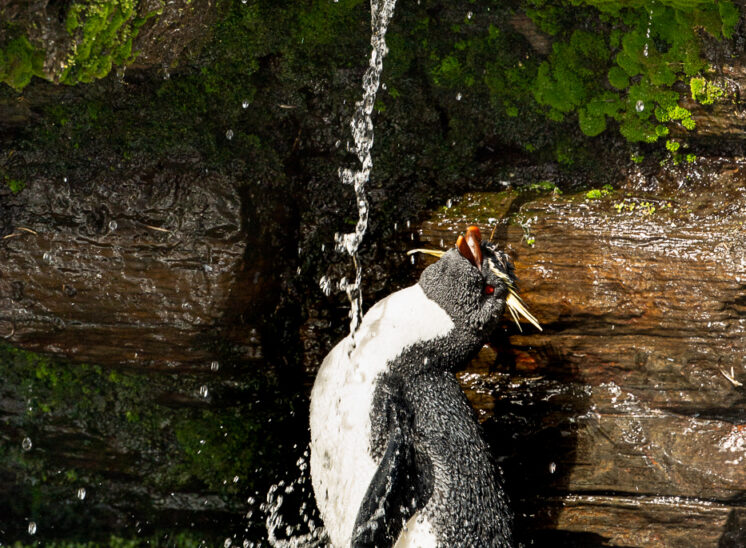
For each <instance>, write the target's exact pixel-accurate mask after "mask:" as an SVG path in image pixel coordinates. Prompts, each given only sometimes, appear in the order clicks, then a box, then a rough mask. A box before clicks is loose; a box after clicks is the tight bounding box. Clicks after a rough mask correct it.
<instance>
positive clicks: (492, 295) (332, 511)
mask: <svg viewBox="0 0 746 548" xmlns="http://www.w3.org/2000/svg"><path fill="white" fill-rule="evenodd" d="M432 254H435V255H438V256H440V259H439V260H438V261H437V262H435V263H434V264H432V265H430V266H428V267H427V268H426V269H425V270H424V271H423V272H422V275H421V276H420V279H419V282H418V283H417V284H415V285H413V286H411V287H408V288H406V289H402V290H401V291H397V292H396V293H394V294H392V295H389V296H388V297H386V298H385V299H383V300H381V301H380V302H378V303H377V304H376V305H375V306H373V307H372V308H371V309H370V310H369V311H368V313H367V314H365V316H364V318H363V320H362V323H361V325H360V327H359V329H358V331H357V332H356V333H355V334H354V339H353V338H352V337H351V336H348V337H347V338H345V339H344V340H342V341H341V342H340V343H339V344H338V345H337V346H335V347H334V349H333V350H332V351H331V352H330V353H329V354H328V355H327V356H326V358H325V359H324V362H323V363H322V365H321V368H320V369H319V372H318V375H317V377H316V381H315V383H314V386H313V391H312V392H311V410H310V411H311V412H310V422H311V480H312V483H313V489H314V493H315V496H316V502H317V505H318V507H319V511H320V512H321V517H322V518H323V520H324V525H325V527H326V530H327V533H328V535H329V540H330V541H331V544H332V545H333V546H334V547H335V548H342V547H348V546H353V547H362V546H366V547H374V546H375V547H379V548H384V547H388V546H396V547H421V548H435V547H448V548H451V547H455V546H463V547H465V548H476V547H493V546H501V547H503V546H512V545H513V542H512V533H511V522H512V515H511V511H510V507H509V506H508V500H507V497H506V495H505V493H504V492H503V489H502V485H501V479H500V473H499V472H498V470H497V468H496V466H495V464H494V463H493V462H492V459H491V456H490V451H489V448H488V446H487V443H486V442H485V441H484V439H483V437H482V431H481V428H480V426H479V424H478V422H477V420H476V416H475V413H474V411H473V409H472V408H471V406H470V405H469V402H468V400H467V399H466V396H465V395H464V393H463V391H462V390H461V388H460V386H459V384H458V381H457V380H456V376H455V371H457V370H459V369H463V368H464V367H465V366H466V365H467V364H468V362H469V360H470V359H471V358H472V357H473V356H474V355H475V354H476V353H477V352H478V351H479V349H480V348H481V347H482V345H483V344H484V343H485V341H486V340H487V338H488V337H489V335H490V334H491V332H492V331H493V330H494V329H495V328H496V327H497V325H498V322H499V321H500V318H501V317H502V315H503V313H504V311H505V309H506V304H507V308H508V309H509V311H510V313H511V315H513V317H514V319H516V315H522V316H524V317H525V318H526V319H528V320H529V321H531V322H532V323H534V325H536V326H537V327H538V323H537V322H536V320H535V319H534V318H533V316H531V314H529V313H528V311H527V310H526V309H525V308H524V307H523V305H522V304H521V301H520V298H519V297H518V295H517V293H516V290H515V285H514V283H515V278H514V274H513V266H512V264H511V262H510V260H509V259H508V257H507V256H506V255H505V254H504V253H502V252H501V251H498V250H497V249H496V248H495V246H494V245H492V244H491V243H488V242H482V241H481V237H480V235H479V229H478V228H477V227H469V228H468V230H467V232H466V236H465V237H464V236H460V237H459V239H458V242H457V244H456V248H455V249H451V250H450V251H447V252H445V253H444V252H433V253H432Z"/></svg>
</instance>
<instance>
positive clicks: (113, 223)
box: [109, 219, 119, 230]
mask: <svg viewBox="0 0 746 548" xmlns="http://www.w3.org/2000/svg"><path fill="white" fill-rule="evenodd" d="M117 226H119V225H117V222H116V221H115V220H113V219H112V220H111V221H109V230H116V229H117Z"/></svg>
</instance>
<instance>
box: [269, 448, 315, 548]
mask: <svg viewBox="0 0 746 548" xmlns="http://www.w3.org/2000/svg"><path fill="white" fill-rule="evenodd" d="M308 458H309V450H308V449H307V450H306V451H305V452H304V453H303V455H302V456H301V457H300V458H299V459H298V462H297V463H296V465H297V467H298V470H299V475H298V477H296V478H295V479H294V480H292V481H291V482H289V483H286V482H285V481H280V482H279V483H276V484H274V485H273V486H272V487H270V488H269V491H268V492H267V500H266V501H265V502H264V503H263V504H262V505H261V507H260V510H261V511H262V512H264V515H265V516H266V521H265V525H266V527H267V540H268V541H269V544H270V545H271V546H272V547H273V548H317V547H321V546H326V545H327V543H328V538H327V536H326V530H325V529H324V527H323V526H321V525H320V524H319V523H318V521H319V519H318V517H317V516H316V515H314V512H313V511H312V509H311V505H312V504H313V501H312V497H313V493H312V489H311V485H310V483H311V478H310V476H309V470H308ZM286 497H294V498H295V499H296V500H295V505H294V507H295V506H299V507H298V509H297V512H291V513H292V514H293V515H295V517H294V518H293V521H294V522H295V523H290V522H288V521H286V518H285V516H284V515H283V512H282V507H283V504H284V503H285V502H286ZM299 521H302V523H299Z"/></svg>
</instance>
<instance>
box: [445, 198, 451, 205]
mask: <svg viewBox="0 0 746 548" xmlns="http://www.w3.org/2000/svg"><path fill="white" fill-rule="evenodd" d="M446 207H453V200H451V199H450V198H449V199H448V201H447V202H446Z"/></svg>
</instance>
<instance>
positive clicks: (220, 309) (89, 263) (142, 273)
mask: <svg viewBox="0 0 746 548" xmlns="http://www.w3.org/2000/svg"><path fill="white" fill-rule="evenodd" d="M199 171H200V170H199V168H198V167H197V166H190V165H183V164H180V165H171V166H168V167H166V166H162V167H161V168H159V169H155V168H153V169H145V170H138V172H137V173H132V172H130V173H126V172H116V173H114V174H102V175H100V176H98V177H96V178H94V179H92V180H90V181H87V182H86V183H84V184H81V183H80V182H76V183H74V184H73V183H70V182H68V181H67V180H66V179H65V180H63V181H56V182H54V181H50V180H48V179H44V178H39V179H35V180H34V181H33V182H32V183H31V184H30V186H29V187H28V188H27V190H26V191H25V192H24V193H22V194H21V195H20V196H19V197H17V198H16V197H10V198H8V203H9V204H12V205H10V208H9V212H10V215H8V216H7V217H6V218H5V219H4V220H3V225H4V231H3V232H4V235H3V241H2V249H1V250H0V255H1V258H0V260H1V261H2V264H3V267H2V278H0V295H2V297H0V301H1V303H0V309H2V313H1V314H0V325H1V326H2V329H3V335H4V336H5V337H6V339H7V340H11V341H13V342H14V343H16V344H19V345H22V346H23V347H24V348H27V349H30V350H34V351H46V352H55V353H61V354H63V355H66V356H74V357H75V358H76V359H78V360H80V361H87V362H91V363H98V364H103V365H110V364H112V363H116V364H123V363H131V364H136V365H140V366H143V365H145V366H150V365H154V366H161V367H163V366H167V365H176V364H195V363H200V362H204V361H205V360H208V359H209V358H210V356H209V355H207V354H206V353H205V352H204V351H199V350H197V345H195V342H196V341H197V339H198V338H199V337H200V336H204V335H205V334H206V333H207V331H208V330H210V329H216V328H218V327H219V326H220V324H221V322H222V319H223V317H224V316H225V314H226V310H227V309H229V308H231V307H232V306H235V307H237V308H241V305H242V303H241V302H239V301H238V299H243V302H244V303H245V302H247V301H250V300H252V293H253V294H254V295H255V294H256V293H258V292H261V291H262V289H263V285H262V283H260V281H261V282H264V280H260V279H259V275H258V271H257V270H256V269H252V268H244V252H245V250H246V247H247V241H246V240H247V235H246V233H245V231H244V228H243V227H242V226H241V218H240V209H241V199H240V197H239V195H238V193H237V191H236V189H235V188H234V187H233V186H232V185H231V184H230V182H229V181H227V180H225V178H223V177H220V176H218V175H210V174H205V173H203V172H202V173H200V172H199ZM196 179H198V180H199V181H200V184H199V185H194V184H192V181H194V180H196ZM248 245H251V244H250V243H249V244H248ZM254 266H256V265H254ZM244 278H248V279H250V280H251V281H252V282H256V283H255V284H254V283H252V284H244V283H242V280H240V279H244ZM255 278H256V279H255ZM237 285H241V286H243V287H245V288H246V289H248V291H243V292H241V293H240V294H235V295H234V294H232V291H233V289H234V288H235V287H236V286H237ZM229 298H230V299H231V303H230V304H229V303H228V299H229ZM113 332H116V336H112V333H113ZM246 342H247V344H248V343H249V340H248V339H246Z"/></svg>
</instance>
